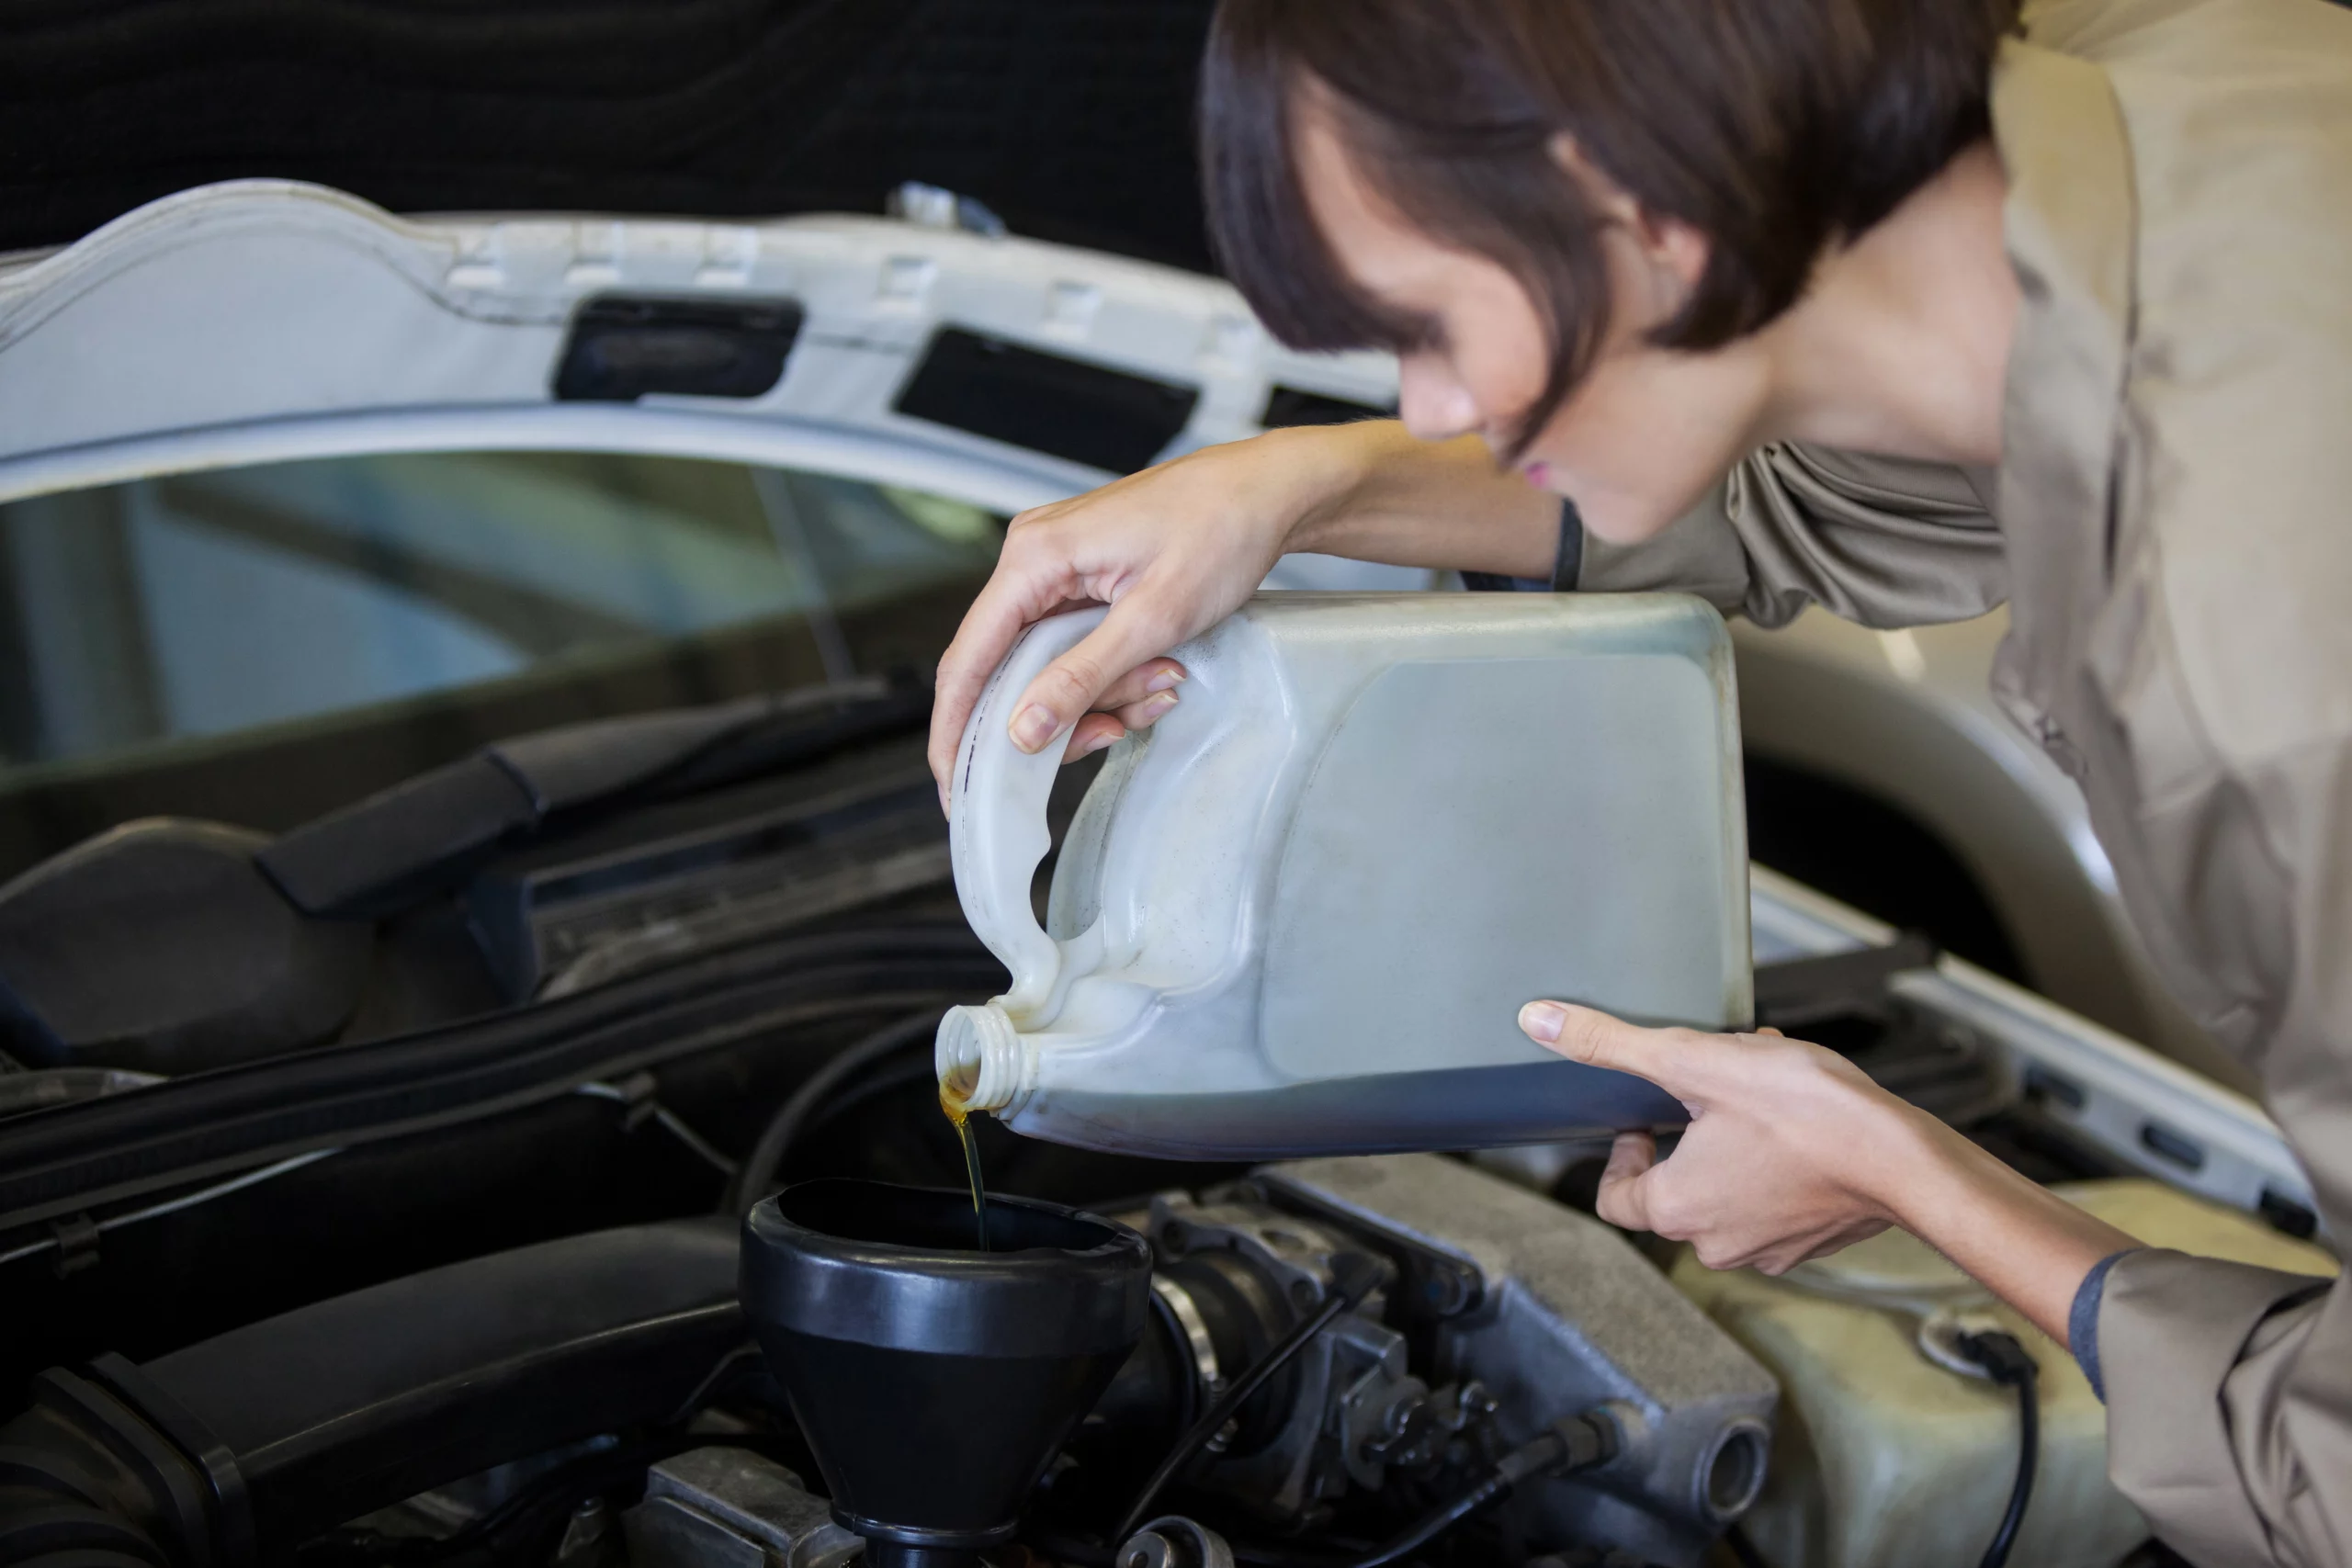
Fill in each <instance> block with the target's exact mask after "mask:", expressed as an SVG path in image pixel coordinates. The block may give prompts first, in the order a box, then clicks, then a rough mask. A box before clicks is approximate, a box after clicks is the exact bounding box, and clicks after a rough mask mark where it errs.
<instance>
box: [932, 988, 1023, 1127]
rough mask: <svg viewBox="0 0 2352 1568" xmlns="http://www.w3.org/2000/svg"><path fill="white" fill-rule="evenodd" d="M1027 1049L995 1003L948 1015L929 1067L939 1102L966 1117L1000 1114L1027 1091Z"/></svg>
mask: <svg viewBox="0 0 2352 1568" xmlns="http://www.w3.org/2000/svg"><path fill="white" fill-rule="evenodd" d="M1028 1055H1029V1047H1028V1044H1027V1043H1026V1042H1025V1041H1023V1039H1022V1038H1021V1032H1020V1031H1019V1030H1016V1029H1015V1028H1013V1027H1012V1020H1011V1019H1009V1018H1007V1017H1005V1015H1004V1010H1003V1009H1002V1008H1000V1007H998V1006H997V1005H996V1004H995V1003H994V1002H989V1003H987V1004H985V1005H983V1006H980V1007H957V1008H950V1009H948V1010H947V1013H946V1016H944V1017H943V1018H942V1019H941V1020H940V1021H939V1036H938V1043H937V1044H936V1045H935V1047H934V1048H933V1065H934V1066H935V1067H936V1068H937V1069H938V1073H939V1094H940V1098H941V1100H944V1101H946V1102H948V1103H950V1104H952V1105H954V1106H956V1107H957V1108H958V1109H960V1110H964V1111H1001V1110H1003V1109H1004V1108H1005V1107H1006V1106H1008V1105H1011V1104H1012V1102H1013V1101H1014V1100H1017V1099H1019V1098H1020V1096H1021V1093H1022V1091H1023V1089H1025V1088H1026V1087H1027V1085H1026V1082H1025V1081H1024V1080H1025V1079H1026V1078H1027V1077H1028V1074H1027V1072H1026V1071H1025V1070H1024V1069H1025V1068H1026V1067H1027V1066H1028Z"/></svg>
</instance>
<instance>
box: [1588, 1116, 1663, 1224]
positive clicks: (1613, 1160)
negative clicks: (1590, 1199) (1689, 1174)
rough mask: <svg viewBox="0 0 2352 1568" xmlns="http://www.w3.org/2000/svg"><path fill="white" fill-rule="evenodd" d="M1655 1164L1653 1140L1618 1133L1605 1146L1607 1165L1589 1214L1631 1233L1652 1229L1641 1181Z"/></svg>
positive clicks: (1655, 1154)
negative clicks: (1607, 1155) (1607, 1157)
mask: <svg viewBox="0 0 2352 1568" xmlns="http://www.w3.org/2000/svg"><path fill="white" fill-rule="evenodd" d="M1656 1167H1657V1139H1656V1138H1653V1137H1651V1136H1650V1135H1649V1134H1647V1133H1620V1134H1617V1141H1616V1142H1615V1143H1613V1144H1611V1145H1610V1146H1609V1164H1608V1167H1607V1168H1605V1169H1603V1170H1602V1171H1601V1173H1600V1194H1599V1196H1598V1198H1597V1199H1596V1200H1595V1201H1594V1203H1593V1213H1597V1214H1599V1215H1600V1217H1601V1218H1602V1219H1604V1220H1606V1221H1608V1222H1609V1223H1610V1224H1612V1225H1618V1226H1622V1227H1623V1228H1624V1229H1626V1230H1631V1231H1645V1230H1650V1229H1653V1228H1654V1227H1653V1226H1652V1225H1651V1224H1650V1214H1649V1201H1648V1199H1649V1192H1648V1190H1647V1189H1646V1188H1645V1185H1644V1181H1643V1179H1644V1178H1645V1177H1646V1176H1648V1175H1649V1173H1650V1172H1651V1171H1652V1170H1653V1169H1654V1168H1656Z"/></svg>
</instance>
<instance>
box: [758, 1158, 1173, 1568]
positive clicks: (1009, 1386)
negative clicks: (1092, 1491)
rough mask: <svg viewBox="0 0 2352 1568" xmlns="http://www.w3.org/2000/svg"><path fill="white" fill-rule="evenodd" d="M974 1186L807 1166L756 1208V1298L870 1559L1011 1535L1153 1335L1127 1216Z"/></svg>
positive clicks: (948, 1558)
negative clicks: (1099, 1402) (1062, 1454)
mask: <svg viewBox="0 0 2352 1568" xmlns="http://www.w3.org/2000/svg"><path fill="white" fill-rule="evenodd" d="M988 1204H989V1213H988V1219H989V1247H990V1250H989V1251H987V1252H979V1251H976V1250H974V1248H973V1224H972V1221H973V1215H972V1201H971V1198H970V1196H969V1195H968V1194H967V1193H963V1192H945V1191H931V1190H923V1189H920V1188H912V1187H893V1186H890V1185H888V1184H887V1183H884V1182H878V1181H849V1180H839V1179H828V1180H821V1181H804V1182H801V1183H800V1184H798V1185H797V1186H794V1187H787V1188H786V1189H785V1190H783V1191H782V1192H779V1193H777V1194H776V1195H775V1197H773V1198H770V1199H768V1200H767V1201H764V1202H763V1203H761V1204H759V1205H757V1206H756V1207H754V1208H753V1209H752V1212H751V1213H750V1214H749V1215H748V1216H746V1217H745V1219H744V1221H743V1265H742V1269H743V1271H742V1279H741V1293H742V1300H743V1313H744V1315H745V1316H746V1317H748V1318H750V1319H751V1323H752V1331H753V1332H754V1333H756V1334H757V1335H758V1336H759V1338H760V1349H761V1351H762V1352H763V1354H764V1355H765V1357H766V1359H767V1364H768V1371H770V1372H771V1373H773V1374H774V1375H775V1380H776V1382H779V1383H781V1384H782V1385H783V1387H784V1391H785V1393H786V1396H787V1397H788V1398H790V1400H791V1401H792V1413H793V1415H794V1416H796V1417H797V1418H798V1420H799V1422H800V1429H801V1431H802V1433H803V1434H804V1435H806V1437H807V1438H808V1439H809V1447H810V1448H812V1449H813V1450H816V1455H817V1463H818V1465H819V1467H820V1469H822V1470H823V1471H824V1472H825V1484H826V1487H827V1489H828V1490H830V1491H831V1494H832V1499H833V1517H835V1518H836V1519H838V1520H840V1521H841V1523H842V1525H844V1526H846V1527H847V1528H848V1529H853V1530H854V1531H856V1532H857V1533H858V1534H859V1535H861V1536H863V1537H865V1543H866V1547H865V1558H866V1562H867V1564H868V1568H901V1565H902V1568H913V1565H916V1564H922V1565H923V1568H946V1565H949V1564H964V1563H973V1562H978V1556H977V1554H978V1552H980V1551H984V1550H986V1549H988V1548H989V1547H992V1546H996V1545H999V1544H1001V1542H1003V1541H1005V1540H1009V1539H1011V1537H1012V1532H1013V1529H1014V1527H1015V1525H1017V1524H1018V1523H1019V1520H1020V1516H1021V1507H1022V1505H1023V1503H1024V1502H1026V1501H1027V1499H1028V1496H1029V1491H1030V1488H1032V1487H1033V1486H1035V1484H1036V1483H1037V1478H1038V1477H1039V1476H1040V1475H1041V1474H1043V1473H1044V1472H1045V1469H1046V1465H1047V1464H1048V1463H1049V1462H1051V1461H1052V1460H1053V1457H1054V1455H1055V1454H1056V1453H1057V1452H1058V1451H1059V1450H1060V1449H1061V1446H1062V1443H1063V1441H1064V1440H1065V1439H1067V1438H1069V1434H1070V1430H1071V1428H1072V1427H1076V1426H1077V1424H1078V1422H1079V1420H1080V1418H1081V1417H1082V1416H1085V1414H1086V1413H1087V1411H1088V1410H1089V1409H1091V1407H1092V1406H1093V1404H1094V1402H1095V1400H1096V1399H1098V1398H1100V1397H1101V1396H1102V1393H1103V1389H1104V1387H1105V1386H1106V1385H1108V1384H1109V1382H1110V1381H1111V1378H1112V1375H1113V1374H1114V1373H1115V1372H1116V1371H1118V1370H1119V1365H1120V1363H1121V1362H1123V1361H1125V1359H1126V1358H1127V1355H1128V1352H1130V1351H1132V1350H1133V1349H1134V1348H1135V1347H1136V1340H1137V1339H1139V1338H1140V1337H1142V1334H1143V1328H1144V1320H1145V1316H1146V1314H1147V1311H1148V1302H1149V1300H1150V1295H1151V1253H1150V1249H1149V1248H1148V1247H1146V1246H1145V1244H1144V1240H1143V1238H1142V1237H1141V1236H1139V1235H1136V1234H1135V1232H1133V1231H1131V1230H1127V1229H1126V1228H1125V1227H1124V1226H1120V1225H1114V1224H1111V1223H1110V1222H1109V1221H1108V1220H1101V1219H1097V1218H1095V1217H1094V1216H1093V1215H1091V1214H1085V1213H1080V1212H1079V1211H1077V1210H1075V1209H1065V1208H1063V1207H1061V1206H1060V1205H1058V1204H1055V1203H1040V1202H1035V1201H1029V1200H1026V1199H1020V1198H998V1197H991V1198H989V1201H988Z"/></svg>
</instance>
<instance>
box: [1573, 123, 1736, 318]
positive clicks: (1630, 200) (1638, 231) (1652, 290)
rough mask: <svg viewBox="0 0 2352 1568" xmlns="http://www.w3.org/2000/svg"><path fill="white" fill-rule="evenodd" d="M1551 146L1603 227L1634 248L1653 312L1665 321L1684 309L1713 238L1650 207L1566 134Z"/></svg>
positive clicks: (1703, 266)
mask: <svg viewBox="0 0 2352 1568" xmlns="http://www.w3.org/2000/svg"><path fill="white" fill-rule="evenodd" d="M1549 145H1550V152H1551V154H1552V161H1553V162H1554V163H1555V164H1558V165H1559V166H1560V169H1561V172H1562V173H1564V174H1566V175H1567V176H1568V177H1569V178H1570V179H1572V180H1574V181H1576V182H1577V185H1579V186H1583V187H1584V192H1585V198H1586V199H1587V200H1588V201H1589V202H1591V203H1592V207H1593V211H1594V213H1595V214H1596V215H1597V216H1598V217H1599V218H1600V221H1601V224H1602V226H1603V227H1605V228H1608V229H1611V230H1614V231H1616V232H1617V233H1618V234H1620V235H1621V236H1623V238H1624V239H1625V240H1626V241H1628V242H1630V243H1631V248H1632V250H1633V252H1634V260H1635V261H1636V262H1637V264H1638V265H1639V266H1640V268H1641V270H1642V271H1643V273H1645V275H1646V276H1645V277H1644V279H1643V281H1644V283H1645V284H1646V286H1647V287H1646V288H1645V289H1644V293H1645V296H1646V298H1647V299H1648V301H1649V304H1650V308H1651V310H1652V311H1653V312H1654V313H1655V314H1656V315H1657V317H1659V318H1661V319H1662V318H1664V317H1667V316H1671V315H1673V314H1674V313H1675V312H1676V311H1677V310H1680V309H1681V308H1682V301H1683V300H1685V299H1689V298H1690V297H1691V290H1692V289H1694V288H1698V287H1699V278H1700V276H1702V274H1704V273H1705V272H1706V270H1707V254H1708V244H1709V242H1708V239H1707V236H1706V235H1705V234H1703V233H1702V232H1701V231H1699V230H1698V229H1696V228H1694V227H1692V226H1691V224H1688V223H1685V222H1683V221H1682V220H1680V219H1679V218H1669V217H1668V216H1666V215H1665V214H1664V213H1660V212H1656V211H1653V210H1651V209H1649V208H1646V207H1644V206H1643V205H1642V204H1641V203H1640V202H1639V201H1638V200H1636V199H1635V198H1634V195H1633V193H1632V192H1631V191H1628V190H1627V189H1625V187H1624V186H1621V185H1619V184H1618V183H1617V182H1616V181H1615V180H1612V179H1611V178H1610V177H1609V176H1608V175H1606V174H1604V173H1602V172H1601V170H1600V165H1598V164H1595V163H1593V161H1592V160H1591V159H1589V158H1588V157H1586V156H1585V152H1584V149H1583V148H1582V147H1581V146H1580V145H1578V144H1577V139H1576V138H1575V137H1573V136H1570V135H1569V134H1568V133H1567V132H1566V131H1565V130H1563V131H1557V132H1555V133H1554V135H1553V137H1552V140H1551V142H1550V144H1549Z"/></svg>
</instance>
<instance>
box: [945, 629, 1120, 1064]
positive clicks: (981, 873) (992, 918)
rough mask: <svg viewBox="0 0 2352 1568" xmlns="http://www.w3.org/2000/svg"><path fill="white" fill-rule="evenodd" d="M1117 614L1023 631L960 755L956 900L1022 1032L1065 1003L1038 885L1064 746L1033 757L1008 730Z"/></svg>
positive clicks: (953, 796)
mask: <svg viewBox="0 0 2352 1568" xmlns="http://www.w3.org/2000/svg"><path fill="white" fill-rule="evenodd" d="M1108 613H1109V611H1108V608H1107V607H1101V608H1093V609H1085V610H1073V611H1070V612H1069V614H1067V615H1055V616H1053V617H1051V618H1050V619H1047V620H1043V621H1039V622H1038V623H1037V624H1036V625H1035V626H1031V627H1030V628H1029V629H1028V630H1027V631H1026V632H1024V633H1023V634H1022V637H1021V640H1020V641H1019V642H1016V643H1014V644H1013V645H1012V652H1011V653H1008V654H1007V655H1005V659H1004V662H1003V663H1002V664H1000V665H998V666H997V671H996V673H995V674H994V675H992V676H990V677H989V683H988V685H987V686H986V687H985V688H984V689H983V690H982V691H981V693H980V700H979V701H978V702H977V703H975V704H974V705H972V716H971V717H970V718H968V719H967V720H966V721H965V723H964V739H963V742H962V744H961V745H959V746H958V747H957V748H956V776H955V778H954V780H953V781H952V783H951V784H950V786H949V799H950V802H951V804H950V807H949V810H948V829H947V840H948V848H949V854H950V856H951V858H952V860H953V862H954V864H955V869H956V897H958V898H959V899H960V900H961V901H962V903H963V906H964V914H965V917H966V918H967V919H969V920H970V921H971V923H972V930H973V931H975V932H977V933H978V936H979V939H980V941H981V942H984V943H986V944H987V946H988V950H989V952H990V953H995V954H996V955H997V957H998V958H999V959H1001V961H1002V962H1003V964H1004V966H1005V967H1006V968H1007V969H1009V970H1011V971H1012V989H1010V990H1008V991H1007V992H1005V994H1004V995H1003V996H1002V997H1001V998H998V1005H999V1006H1000V1007H1001V1008H1002V1009H1003V1010H1004V1012H1005V1013H1006V1015H1007V1016H1009V1017H1010V1018H1011V1019H1012V1021H1013V1023H1014V1024H1015V1026H1016V1027H1021V1028H1032V1027H1036V1026H1039V1025H1042V1024H1045V1023H1048V1022H1050V1021H1052V1020H1051V1018H1050V1017H1039V1016H1037V1014H1038V1013H1039V1012H1040V1010H1046V1009H1048V1008H1049V1007H1052V1006H1053V1004H1056V1003H1057V1002H1058V1001H1059V1000H1060V987H1057V984H1056V982H1057V980H1058V979H1059V978H1060V973H1061V965H1062V951H1061V945H1060V944H1059V943H1058V942H1055V941H1054V939H1053V938H1052V937H1050V936H1047V935H1046V931H1045V928H1044V927H1043V926H1040V925H1039V924H1038V923H1037V915H1036V910H1035V908H1034V907H1033V906H1032V905H1031V904H1030V902H1029V886H1030V882H1031V880H1032V879H1033V878H1034V877H1035V875H1036V872H1037V863H1038V862H1039V861H1041V860H1043V859H1045V858H1046V850H1048V849H1049V848H1051V847H1052V845H1053V834H1052V832H1051V831H1050V829H1048V828H1047V827H1046V796H1047V795H1050V794H1051V793H1052V792H1053V787H1054V778H1055V775H1056V774H1057V773H1059V772H1060V771H1061V762H1062V747H1061V742H1059V741H1056V742H1054V743H1052V744H1049V745H1048V746H1046V749H1045V750H1042V751H1039V752H1037V753H1036V754H1035V755H1034V756H1033V755H1031V754H1030V753H1028V752H1025V751H1023V750H1021V749H1020V748H1019V747H1017V746H1015V745H1013V743H1012V736H1011V735H1010V734H1009V733H1007V731H1006V728H1005V725H1006V721H1007V720H1009V719H1010V718H1011V717H1012V704H1014V703H1015V702H1018V701H1019V700H1020V698H1021V694H1023V692H1025V691H1027V690H1028V689H1029V682H1032V681H1034V680H1035V679H1036V678H1037V676H1038V674H1039V673H1040V672H1041V671H1044V670H1045V668H1046V665H1048V664H1051V663H1052V662H1053V661H1054V660H1057V659H1058V658H1060V657H1061V656H1062V655H1063V654H1065V653H1067V652H1069V650H1070V649H1073V648H1075V647H1077V646H1078V643H1079V640H1080V638H1082V637H1085V636H1086V634H1087V633H1089V632H1091V631H1092V630H1093V629H1094V628H1095V627H1096V626H1100V625H1101V624H1102V622H1103V616H1104V615H1106V614H1108Z"/></svg>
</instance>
